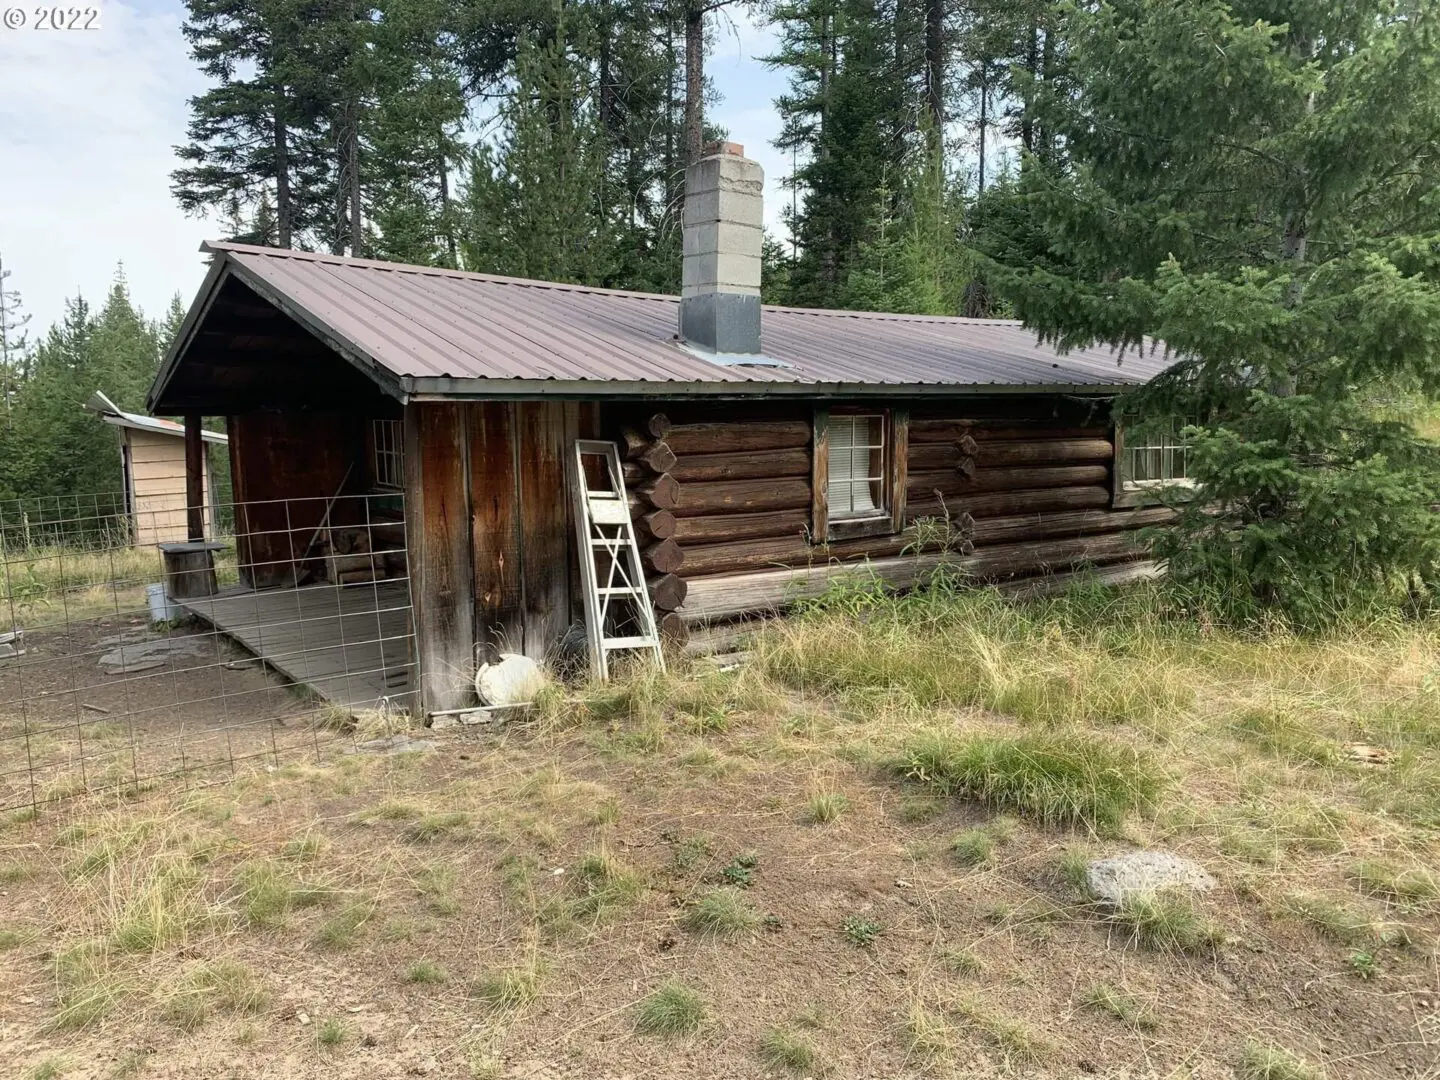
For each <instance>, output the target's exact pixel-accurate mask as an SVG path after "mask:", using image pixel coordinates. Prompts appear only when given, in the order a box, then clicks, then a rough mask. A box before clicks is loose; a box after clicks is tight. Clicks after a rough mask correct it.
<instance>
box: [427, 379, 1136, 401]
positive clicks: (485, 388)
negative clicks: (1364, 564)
mask: <svg viewBox="0 0 1440 1080" xmlns="http://www.w3.org/2000/svg"><path fill="white" fill-rule="evenodd" d="M400 384H401V388H402V390H403V392H404V399H403V400H405V401H406V402H430V401H487V400H495V399H501V398H504V399H515V398H568V399H574V400H584V401H594V400H597V399H599V400H603V399H607V398H618V399H635V398H671V399H673V398H711V399H716V400H721V399H725V398H737V399H738V398H746V399H748V398H812V399H814V398H822V399H823V398H855V397H870V398H914V397H931V398H944V397H956V398H967V397H981V396H988V395H997V394H998V395H1005V396H1023V395H1054V394H1066V395H1071V396H1081V397H1114V396H1115V395H1117V394H1122V393H1125V392H1127V391H1130V390H1134V389H1136V387H1137V386H1139V385H1140V384H1139V383H1045V384H1039V383H1036V384H1008V383H988V384H986V383H972V384H946V383H818V382H815V383H802V382H760V381H756V382H658V381H656V382H652V381H627V382H621V381H602V380H599V379H468V378H450V377H445V376H439V377H435V376H425V377H417V376H407V377H404V378H402V379H401V380H400Z"/></svg>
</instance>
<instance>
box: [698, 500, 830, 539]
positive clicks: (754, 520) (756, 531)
mask: <svg viewBox="0 0 1440 1080" xmlns="http://www.w3.org/2000/svg"><path fill="white" fill-rule="evenodd" d="M809 528H810V508H809V507H808V506H806V507H805V508H804V509H798V510H763V511H761V512H760V513H757V514H715V515H713V516H706V517H682V518H676V519H675V541H676V543H678V544H680V545H681V546H682V547H686V548H688V547H689V546H690V545H691V544H707V543H715V542H717V541H722V540H726V541H730V540H759V539H762V538H764V537H779V536H795V535H796V534H799V533H805V532H806V531H808V530H809Z"/></svg>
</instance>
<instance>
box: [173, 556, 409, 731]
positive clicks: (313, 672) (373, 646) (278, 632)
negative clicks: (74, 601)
mask: <svg viewBox="0 0 1440 1080" xmlns="http://www.w3.org/2000/svg"><path fill="white" fill-rule="evenodd" d="M176 602H177V603H178V604H180V605H181V606H182V607H184V608H185V609H186V610H188V611H189V612H190V613H191V614H193V615H196V616H199V617H200V618H201V619H204V620H205V621H206V622H208V623H209V624H210V625H211V626H214V627H215V628H216V629H217V630H220V631H222V632H223V633H225V634H228V635H229V636H230V637H232V638H233V639H234V640H235V641H237V642H239V643H240V644H241V645H243V646H245V648H247V649H249V650H250V651H251V652H252V653H254V654H255V655H256V656H258V657H260V658H261V659H263V660H264V661H265V662H266V663H268V664H269V665H270V666H272V667H273V668H275V669H276V670H277V671H279V672H280V673H281V674H283V675H285V676H286V677H288V678H290V679H293V680H294V681H295V682H297V683H302V684H304V685H306V686H309V687H311V688H312V689H313V690H315V692H316V693H318V694H320V695H321V696H322V697H324V698H325V699H326V700H327V701H329V702H331V703H333V704H335V705H338V706H340V707H342V708H345V709H355V710H359V709H374V708H378V707H380V704H381V701H382V699H384V698H389V699H390V703H391V704H392V705H394V706H398V707H401V708H410V707H411V706H412V704H413V694H412V691H411V657H410V639H411V629H410V588H409V582H407V581H404V580H396V581H379V582H375V583H373V584H366V585H349V586H337V585H307V586H305V587H303V588H299V589H265V590H260V591H255V590H251V589H244V588H235V589H226V590H223V591H222V592H220V593H219V594H218V595H216V596H207V597H196V598H193V599H187V600H180V601H176Z"/></svg>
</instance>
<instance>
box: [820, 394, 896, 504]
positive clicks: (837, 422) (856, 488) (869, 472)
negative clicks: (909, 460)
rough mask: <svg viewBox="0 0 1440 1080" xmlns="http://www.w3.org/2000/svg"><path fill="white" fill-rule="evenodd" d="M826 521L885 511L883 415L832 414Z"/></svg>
mask: <svg viewBox="0 0 1440 1080" xmlns="http://www.w3.org/2000/svg"><path fill="white" fill-rule="evenodd" d="M829 434H830V447H829V450H830V487H829V491H828V493H827V494H828V498H829V503H830V520H831V521H841V520H844V519H847V518H859V517H873V516H874V515H876V514H883V513H885V493H884V491H883V487H884V483H885V418H884V417H883V416H832V417H830V424H829Z"/></svg>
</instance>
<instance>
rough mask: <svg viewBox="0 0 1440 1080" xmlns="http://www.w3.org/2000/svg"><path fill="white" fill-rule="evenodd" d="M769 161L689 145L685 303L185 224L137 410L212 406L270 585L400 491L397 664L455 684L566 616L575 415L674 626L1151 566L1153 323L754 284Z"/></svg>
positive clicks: (1158, 476)
mask: <svg viewBox="0 0 1440 1080" xmlns="http://www.w3.org/2000/svg"><path fill="white" fill-rule="evenodd" d="M762 180H763V177H762V175H761V171H760V168H759V166H758V165H757V164H756V163H754V162H753V161H750V160H748V159H746V158H745V157H744V156H743V151H742V150H741V148H740V147H738V146H735V145H733V144H718V145H715V146H712V147H711V148H709V150H708V152H707V154H706V156H704V157H702V158H701V159H700V160H699V161H697V162H695V163H694V164H693V165H692V166H691V167H690V169H689V171H688V173H687V176H686V190H687V196H686V202H685V208H684V265H683V279H682V280H683V291H682V295H680V296H678V297H677V296H662V295H651V294H645V293H638V292H627V291H621V290H614V289H602V288H592V287H589V286H580V285H570V284H561V283H554V282H542V281H531V280H522V279H515V278H506V277H497V276H492V275H485V274H476V273H467V272H464V271H457V270H449V269H440V268H435V267H422V266H406V265H398V264H391V263H384V262H375V261H369V260H364V259H354V258H341V257H337V256H331V255H323V254H314V253H308V252H301V251H292V250H277V249H265V248H256V247H248V246H244V245H240V244H232V243H212V244H208V245H206V246H205V247H204V249H203V250H204V251H206V252H208V253H209V254H210V255H211V256H212V260H211V264H210V269H209V273H208V276H207V277H206V280H205V281H204V283H203V284H202V286H201V288H200V291H199V294H198V295H197V297H196V299H195V301H194V304H193V305H192V307H191V309H190V311H189V315H188V317H187V319H186V320H185V323H184V326H183V328H182V330H181V333H180V334H179V336H178V339H177V342H176V344H175V346H174V347H173V349H172V350H171V352H170V354H169V355H168V357H167V358H166V360H165V363H164V364H163V367H162V370H161V371H160V373H159V375H158V377H157V379H156V382H155V384H154V387H153V389H152V392H151V395H150V399H149V404H150V406H151V408H152V409H153V410H155V411H157V412H161V413H166V414H170V415H181V416H183V417H185V418H186V422H187V424H192V425H198V417H199V416H201V415H223V416H226V417H227V418H228V420H227V424H228V431H229V435H230V441H231V451H232V452H231V462H232V469H233V481H234V490H235V492H236V499H237V504H238V505H237V517H238V518H241V519H242V520H243V521H244V524H242V526H241V527H240V528H239V530H238V531H239V533H240V538H239V543H240V544H241V546H242V551H241V553H240V562H241V564H242V567H244V568H245V570H244V573H245V575H246V582H245V583H246V584H247V585H248V586H250V587H253V588H265V587H273V586H276V585H279V584H284V583H285V582H283V581H281V580H280V576H279V575H277V574H275V573H271V572H270V568H271V567H276V566H280V565H283V564H287V563H293V562H294V561H295V560H296V559H299V558H304V557H305V556H306V555H308V551H307V552H306V553H305V554H304V555H302V553H301V552H300V550H299V548H300V547H302V546H303V539H304V537H305V536H306V535H307V534H308V533H309V532H310V530H311V529H313V528H314V527H315V526H317V525H319V524H321V523H322V521H323V519H324V517H325V516H326V515H334V514H336V512H337V511H336V509H335V500H336V499H337V498H339V497H341V496H342V495H343V496H347V497H348V496H361V495H366V496H373V495H375V494H376V493H387V492H388V493H393V495H394V496H395V503H394V506H395V514H396V522H395V523H394V524H395V526H396V527H399V525H398V522H399V520H401V519H402V518H403V538H404V547H405V549H406V562H407V574H408V582H409V590H410V601H411V605H412V607H413V634H414V643H413V657H414V667H415V673H416V675H415V678H416V686H415V689H416V690H418V693H419V700H420V704H421V707H422V708H423V709H425V710H426V711H430V712H434V711H444V710H450V709H456V708H461V707H464V706H466V705H467V704H468V703H469V702H470V701H471V700H472V693H473V690H472V687H471V677H472V675H473V671H474V668H475V665H476V663H477V662H478V661H483V660H485V659H486V658H488V657H490V656H493V655H494V654H496V653H497V652H499V651H517V652H523V653H525V654H528V655H530V656H533V657H537V658H543V657H547V656H551V655H553V654H554V652H555V650H556V649H557V647H558V646H559V645H560V643H561V642H562V641H564V640H566V639H567V635H568V636H571V637H573V628H574V626H575V624H576V622H577V620H578V619H579V618H580V613H581V612H582V610H583V609H582V607H581V605H580V602H579V600H580V597H579V584H578V582H579V574H578V569H577V567H578V561H577V560H578V557H579V556H578V554H577V544H576V541H575V531H574V522H573V520H572V511H571V505H572V503H571V498H570V496H569V494H568V492H567V467H566V459H567V456H568V455H570V454H571V453H572V447H573V444H574V441H575V440H576V439H578V438H586V439H594V438H604V439H609V440H613V441H614V442H615V443H616V445H617V446H618V447H619V449H620V453H621V456H622V457H623V460H624V475H625V479H626V482H627V487H628V492H629V502H630V507H631V513H632V517H633V519H634V522H635V525H636V529H637V532H638V535H639V536H640V537H641V542H642V544H643V557H644V561H645V565H646V567H647V571H648V573H649V574H650V578H649V585H650V596H651V600H652V602H653V604H654V607H655V608H656V609H657V614H658V616H659V621H660V624H661V627H662V629H663V630H664V631H665V633H667V634H669V635H671V636H674V637H676V638H683V637H684V636H685V635H686V634H687V632H689V631H691V630H694V629H695V628H697V627H703V626H708V625H711V624H715V623H719V622H723V621H725V620H731V619H735V618H737V617H741V616H746V615H749V614H752V613H757V612H768V611H772V610H776V609H778V608H781V607H783V606H784V605H786V604H787V603H790V602H792V601H794V600H795V599H796V598H798V597H805V596H813V595H816V594H818V593H820V592H822V591H823V590H824V589H825V588H827V587H828V586H829V584H830V582H832V581H833V580H835V579H836V578H837V577H842V576H844V575H847V574H865V575H873V576H875V577H877V578H879V579H880V580H882V581H884V582H886V583H888V584H890V585H892V586H895V587H904V586H905V585H908V584H910V583H911V582H913V581H915V580H917V578H918V577H919V576H920V575H922V574H924V573H926V572H928V571H929V570H930V569H932V568H933V567H935V566H938V565H940V564H941V563H942V562H943V563H947V564H949V565H951V566H953V567H954V568H955V569H956V570H957V571H959V572H962V573H965V574H969V575H973V576H974V577H975V578H976V579H979V580H990V581H995V580H1002V579H1015V578H1021V577H1025V576H1029V575H1037V574H1047V573H1064V572H1067V571H1073V570H1075V569H1076V568H1077V567H1087V568H1095V569H1096V570H1097V572H1098V573H1100V574H1101V575H1102V576H1104V577H1108V578H1111V579H1118V578H1121V577H1124V576H1126V575H1136V574H1142V573H1146V572H1149V569H1150V564H1149V563H1148V562H1147V561H1146V559H1145V550H1144V547H1143V545H1142V544H1140V543H1138V542H1137V530H1139V529H1141V528H1142V527H1144V526H1147V525H1155V524H1159V523H1162V522H1163V521H1165V520H1166V519H1167V516H1168V513H1169V512H1168V511H1166V510H1165V509H1164V508H1162V507H1155V506H1153V505H1150V506H1147V505H1144V499H1143V498H1142V496H1143V494H1144V490H1145V488H1146V487H1147V485H1151V484H1155V483H1161V482H1167V481H1169V480H1172V479H1175V478H1176V477H1179V476H1181V475H1182V474H1183V465H1184V462H1183V452H1182V450H1181V449H1180V448H1177V447H1175V446H1174V445H1171V444H1164V445H1159V444H1155V445H1152V444H1142V445H1132V446H1131V447H1130V448H1129V449H1126V448H1125V447H1124V445H1123V441H1122V434H1121V432H1120V431H1119V430H1118V428H1117V425H1116V423H1115V413H1114V408H1113V406H1114V402H1115V401H1116V399H1117V397H1118V396H1119V395H1121V394H1123V393H1124V392H1125V391H1126V390H1128V389H1132V388H1133V387H1135V386H1137V385H1139V384H1142V383H1144V382H1145V381H1147V380H1148V379H1150V378H1152V377H1154V376H1155V375H1156V374H1157V373H1159V372H1160V371H1162V370H1163V369H1164V368H1165V366H1166V365H1167V363H1168V362H1169V357H1168V356H1167V354H1166V353H1165V351H1164V350H1163V348H1161V347H1160V346H1159V345H1155V344H1147V346H1146V347H1145V348H1142V349H1139V350H1131V351H1128V352H1126V353H1124V354H1121V353H1119V352H1116V351H1113V350H1110V349H1107V348H1087V349H1075V350H1071V351H1069V352H1067V353H1061V352H1059V351H1057V350H1056V349H1054V348H1052V347H1050V346H1049V345H1046V344H1044V343H1041V342H1038V341H1037V340H1036V337H1035V335H1034V334H1033V333H1032V332H1030V331H1028V330H1026V329H1025V328H1024V327H1023V326H1021V325H1020V324H1019V323H1017V322H1013V321H1009V320H1003V319H982V320H976V319H965V318H952V317H932V316H918V315H903V314H876V313H869V312H853V311H820V310H804V309H797V308H785V307H776V306H769V305H763V304H762V303H761V300H760V264H761V259H760V250H761V240H762V208H761V188H762ZM332 493H333V494H332ZM281 516H283V517H284V519H285V520H284V521H283V522H282V521H280V520H279V519H280V517H281ZM332 521H333V517H332ZM297 537H298V538H299V539H297Z"/></svg>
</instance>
